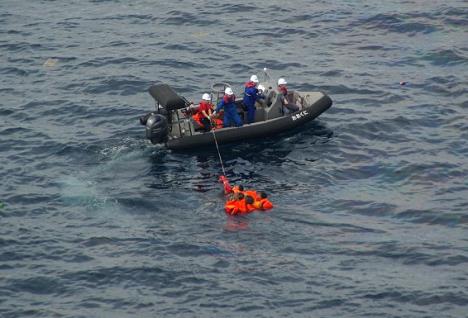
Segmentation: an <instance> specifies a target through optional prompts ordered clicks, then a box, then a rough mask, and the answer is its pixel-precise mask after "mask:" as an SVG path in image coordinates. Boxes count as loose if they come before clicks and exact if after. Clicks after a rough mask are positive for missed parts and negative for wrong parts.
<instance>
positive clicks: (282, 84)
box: [278, 78, 299, 114]
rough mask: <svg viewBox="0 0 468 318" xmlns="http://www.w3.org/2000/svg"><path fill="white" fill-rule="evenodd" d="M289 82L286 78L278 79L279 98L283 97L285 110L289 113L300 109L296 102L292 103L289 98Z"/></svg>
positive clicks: (282, 101)
mask: <svg viewBox="0 0 468 318" xmlns="http://www.w3.org/2000/svg"><path fill="white" fill-rule="evenodd" d="M286 84H288V83H287V82H286V80H285V79H284V78H280V79H279V80H278V93H279V98H281V104H282V105H283V112H284V113H285V114H287V113H294V112H297V111H298V110H299V106H297V105H296V104H294V103H291V102H290V101H289V100H288V88H287V86H286Z"/></svg>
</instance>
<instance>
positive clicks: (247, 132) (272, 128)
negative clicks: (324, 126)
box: [166, 93, 332, 150]
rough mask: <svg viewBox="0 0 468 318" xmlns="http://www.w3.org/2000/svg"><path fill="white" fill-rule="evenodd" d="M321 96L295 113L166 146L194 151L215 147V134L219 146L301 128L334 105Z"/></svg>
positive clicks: (174, 142) (178, 139)
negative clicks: (205, 147)
mask: <svg viewBox="0 0 468 318" xmlns="http://www.w3.org/2000/svg"><path fill="white" fill-rule="evenodd" d="M321 95H322V96H321V97H320V98H318V99H317V100H316V101H314V102H313V103H312V104H311V105H308V106H307V107H304V108H303V109H301V110H299V111H297V112H294V113H290V114H287V115H284V116H281V117H276V118H273V119H269V120H265V121H260V122H256V123H253V124H246V125H244V126H242V127H228V128H222V129H219V130H214V131H212V132H206V133H199V134H193V135H187V136H183V137H179V138H171V139H169V140H168V141H167V143H166V145H167V147H168V148H169V149H173V150H184V149H193V148H200V147H204V146H208V145H213V143H214V136H213V134H216V140H217V142H218V144H226V143H231V142H239V141H244V140H250V139H255V138H261V137H268V136H273V135H275V134H278V133H281V132H285V131H288V130H291V129H294V128H296V127H298V126H301V125H303V124H305V123H307V122H309V121H311V120H313V119H315V118H317V117H318V116H319V115H320V114H322V113H323V112H324V111H326V110H327V109H328V108H330V106H331V105H332V100H331V98H330V97H328V96H327V95H326V94H323V93H321Z"/></svg>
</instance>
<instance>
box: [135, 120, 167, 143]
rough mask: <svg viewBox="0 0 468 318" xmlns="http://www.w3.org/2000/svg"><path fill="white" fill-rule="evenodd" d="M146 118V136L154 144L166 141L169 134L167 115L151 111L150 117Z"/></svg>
mask: <svg viewBox="0 0 468 318" xmlns="http://www.w3.org/2000/svg"><path fill="white" fill-rule="evenodd" d="M145 117H146V116H145ZM145 119H146V123H145V125H146V138H148V139H149V140H150V141H151V143H153V144H157V143H161V142H166V141H167V136H168V134H169V125H168V122H167V118H166V116H163V115H161V114H156V113H151V114H150V115H149V116H148V118H145ZM142 123H143V121H142Z"/></svg>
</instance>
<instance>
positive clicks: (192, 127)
mask: <svg viewBox="0 0 468 318" xmlns="http://www.w3.org/2000/svg"><path fill="white" fill-rule="evenodd" d="M228 86H229V84H226V83H217V84H214V85H213V86H212V91H211V94H210V95H211V96H212V98H213V102H218V100H220V98H222V94H223V92H224V89H225V88H226V87H228ZM265 87H267V90H266V91H265V92H264V95H265V96H267V97H266V98H265V100H264V101H263V102H262V103H261V104H257V107H256V108H257V110H256V113H255V122H253V123H252V124H244V125H243V126H241V127H225V128H216V129H214V130H212V131H208V132H204V131H203V130H202V129H200V127H199V125H198V124H197V123H196V122H195V121H194V120H193V119H192V118H191V116H190V112H189V111H188V109H189V106H190V103H189V102H188V101H187V100H186V99H185V98H184V97H182V96H179V95H178V94H177V93H176V92H175V91H174V90H173V89H172V88H171V87H170V86H169V85H167V84H157V85H153V86H151V87H150V88H149V93H150V95H151V96H152V97H153V98H154V100H155V101H156V105H155V106H156V110H155V111H153V112H151V113H148V114H146V115H145V116H142V117H141V118H140V123H141V124H142V125H144V126H146V138H147V139H149V140H150V141H151V143H153V144H158V143H163V144H166V146H167V147H168V148H170V149H174V150H183V149H190V148H198V147H203V146H208V145H213V144H214V138H216V140H217V142H218V144H225V143H231V142H241V141H245V140H247V139H254V138H260V137H268V136H274V135H276V134H278V133H280V132H285V131H287V130H291V129H294V128H295V127H298V126H300V125H302V124H304V123H306V122H309V121H311V120H313V119H314V118H317V117H318V116H319V115H320V114H322V113H323V112H324V111H326V110H327V109H328V108H329V107H330V106H331V105H332V100H331V99H330V97H328V96H327V95H326V94H325V93H322V92H298V91H289V92H288V96H287V98H288V101H290V102H292V103H293V104H296V105H298V106H299V110H298V111H296V112H292V113H287V109H284V107H283V105H282V102H281V99H280V98H279V96H278V93H277V92H276V91H275V90H273V89H272V87H271V86H270V85H268V84H266V85H265ZM236 105H237V109H238V112H239V114H240V116H241V118H247V114H246V112H245V111H244V109H243V103H242V99H238V100H236ZM215 106H216V105H215ZM214 134H215V135H216V136H214Z"/></svg>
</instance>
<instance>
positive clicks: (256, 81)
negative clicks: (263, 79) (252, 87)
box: [250, 75, 258, 83]
mask: <svg viewBox="0 0 468 318" xmlns="http://www.w3.org/2000/svg"><path fill="white" fill-rule="evenodd" d="M250 81H251V82H254V83H258V77H257V75H252V76H250Z"/></svg>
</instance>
